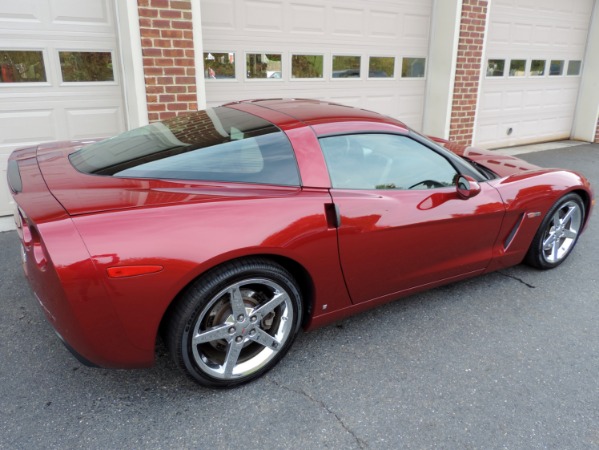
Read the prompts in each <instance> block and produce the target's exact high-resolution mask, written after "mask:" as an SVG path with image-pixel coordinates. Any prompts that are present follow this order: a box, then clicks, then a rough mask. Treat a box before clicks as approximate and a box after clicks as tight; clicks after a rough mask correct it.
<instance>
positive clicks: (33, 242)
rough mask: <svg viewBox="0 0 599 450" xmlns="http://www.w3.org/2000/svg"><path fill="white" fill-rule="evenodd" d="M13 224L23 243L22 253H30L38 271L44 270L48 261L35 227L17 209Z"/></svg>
mask: <svg viewBox="0 0 599 450" xmlns="http://www.w3.org/2000/svg"><path fill="white" fill-rule="evenodd" d="M15 222H16V223H17V231H18V232H19V235H20V236H21V239H22V241H23V251H24V252H25V253H26V254H29V253H30V252H31V255H32V256H33V260H34V261H35V263H36V264H37V266H38V267H39V268H40V270H45V269H46V265H47V264H48V259H47V258H46V250H45V249H44V243H43V242H42V237H41V236H40V233H39V231H38V229H37V227H36V226H35V224H33V223H32V222H31V221H30V220H29V219H28V218H27V217H26V216H25V214H24V213H23V212H22V211H21V210H20V209H17V213H16V214H15Z"/></svg>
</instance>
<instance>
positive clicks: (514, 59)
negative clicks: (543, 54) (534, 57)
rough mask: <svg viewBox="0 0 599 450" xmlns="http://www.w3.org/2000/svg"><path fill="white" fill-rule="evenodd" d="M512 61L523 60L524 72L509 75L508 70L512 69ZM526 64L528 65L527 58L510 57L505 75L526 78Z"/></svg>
mask: <svg viewBox="0 0 599 450" xmlns="http://www.w3.org/2000/svg"><path fill="white" fill-rule="evenodd" d="M512 61H524V73H523V74H522V75H511V74H510V72H511V70H512ZM528 66H529V59H528V58H510V64H509V67H508V69H507V77H508V78H526V77H527V76H528Z"/></svg>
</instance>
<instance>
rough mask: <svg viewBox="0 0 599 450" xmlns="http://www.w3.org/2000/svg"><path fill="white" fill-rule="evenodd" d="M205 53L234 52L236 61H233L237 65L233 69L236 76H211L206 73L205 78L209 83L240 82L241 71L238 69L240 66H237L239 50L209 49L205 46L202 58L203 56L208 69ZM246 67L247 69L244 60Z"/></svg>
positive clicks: (205, 68)
mask: <svg viewBox="0 0 599 450" xmlns="http://www.w3.org/2000/svg"><path fill="white" fill-rule="evenodd" d="M204 53H208V54H214V53H227V54H229V53H233V57H234V58H235V62H234V63H233V64H234V65H235V69H234V71H233V73H234V74H235V77H234V78H210V77H206V76H205V75H204V80H205V81H207V82H208V83H235V82H239V73H238V70H239V68H238V67H237V66H238V64H237V62H238V61H237V60H238V58H237V53H238V52H237V51H220V50H209V51H207V50H206V49H205V48H204V51H203V52H202V58H203V60H204V61H203V62H204V71H206V70H208V67H206V62H205V61H206V58H204ZM243 67H244V69H245V60H244V66H243Z"/></svg>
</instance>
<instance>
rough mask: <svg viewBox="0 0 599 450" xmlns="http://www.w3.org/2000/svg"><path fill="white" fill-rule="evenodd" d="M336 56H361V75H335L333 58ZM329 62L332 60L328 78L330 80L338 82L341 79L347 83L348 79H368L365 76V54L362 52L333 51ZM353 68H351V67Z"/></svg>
mask: <svg viewBox="0 0 599 450" xmlns="http://www.w3.org/2000/svg"><path fill="white" fill-rule="evenodd" d="M335 56H348V57H354V58H356V57H357V58H360V69H359V70H360V76H359V77H334V76H333V73H334V69H333V59H334V58H335ZM329 62H330V66H329V67H330V69H331V71H330V73H329V77H328V80H329V81H333V82H335V83H336V82H338V81H341V82H342V83H346V82H348V81H364V80H365V79H367V78H366V77H364V70H363V69H364V55H363V54H362V53H345V52H339V53H333V52H331V54H330V58H329ZM350 70H351V69H350Z"/></svg>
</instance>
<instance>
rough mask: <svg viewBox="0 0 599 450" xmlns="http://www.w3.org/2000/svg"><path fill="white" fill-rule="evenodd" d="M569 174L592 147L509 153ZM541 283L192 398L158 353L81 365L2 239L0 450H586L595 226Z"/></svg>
mask: <svg viewBox="0 0 599 450" xmlns="http://www.w3.org/2000/svg"><path fill="white" fill-rule="evenodd" d="M521 157H522V158H523V159H526V160H527V161H530V162H533V163H535V164H539V165H542V166H547V167H566V168H571V169H575V170H579V171H581V172H582V173H584V174H585V175H587V177H589V179H590V180H591V182H592V183H593V185H594V186H595V190H596V192H597V193H598V194H599V188H598V186H599V145H581V146H577V147H570V148H566V149H561V150H551V151H545V152H539V153H531V154H526V155H521ZM597 215H598V213H597V208H596V209H595V212H594V217H593V218H592V220H591V224H590V227H589V228H588V229H587V232H586V233H585V234H584V235H583V236H582V237H581V239H580V241H579V244H578V246H577V248H576V249H575V251H574V253H573V254H572V255H571V257H570V258H569V259H568V260H567V261H566V262H565V263H564V264H563V265H562V266H560V267H559V268H557V269H555V270H553V271H547V272H540V271H536V270H533V269H531V268H528V267H526V266H518V267H514V268H511V269H507V270H504V271H501V272H498V273H493V274H489V275H486V276H483V277H480V278H476V279H472V280H469V281H465V282H461V283H456V284H452V285H449V286H445V287H442V288H438V289H435V290H432V291H430V292H427V293H423V294H420V295H414V296H412V297H409V298H407V299H404V300H400V301H398V302H395V303H392V304H389V305H386V306H383V307H380V308H378V309H375V310H372V311H370V312H367V313H365V314H362V315H359V316H356V317H353V318H350V319H347V320H344V321H342V322H340V323H338V324H336V325H331V326H328V327H326V328H323V329H320V330H316V331H314V332H311V333H303V334H300V336H299V338H298V340H297V341H296V343H295V345H294V347H293V348H292V350H291V352H290V353H289V354H288V355H287V356H286V357H285V358H284V360H283V361H282V362H281V363H280V364H279V365H278V366H277V367H276V368H275V369H274V370H273V371H271V372H270V373H269V374H268V375H267V376H265V377H263V378H262V379H260V380H258V381H256V382H254V383H251V384H249V385H246V386H243V387H241V388H238V389H234V390H230V391H214V390H207V389H203V388H200V387H197V386H196V385H194V384H193V383H192V382H190V381H188V380H187V379H186V378H184V377H183V376H182V375H181V374H179V372H178V371H177V370H176V368H175V367H174V365H173V364H172V363H171V362H170V360H169V359H168V357H167V356H166V354H165V352H164V350H162V349H161V350H160V351H159V356H158V360H157V365H156V366H155V367H154V368H151V369H145V370H133V371H124V370H103V369H91V368H87V367H84V366H82V365H81V364H80V363H79V362H77V361H76V360H75V359H74V358H73V357H72V356H71V355H70V354H69V353H68V351H67V350H66V349H65V348H64V347H63V346H62V344H61V343H60V341H59V340H58V338H57V337H56V336H55V334H54V332H53V331H52V328H51V326H50V325H49V324H48V323H47V322H46V320H45V318H44V316H43V314H42V311H41V309H40V307H39V306H38V304H37V302H36V300H35V299H34V296H33V295H32V293H31V291H30V289H29V287H28V285H27V283H26V281H25V278H24V276H23V274H22V270H21V267H20V255H19V245H18V242H17V236H16V233H15V232H5V233H0V274H1V275H0V277H1V278H0V448H7V449H8V448H10V449H12V448H23V449H33V448H80V447H85V448H102V449H106V448H143V447H145V448H149V447H151V448H206V449H208V448H209V449H214V448H223V449H224V448H263V447H268V448H272V449H277V448H306V449H319V448H344V449H345V448H438V447H441V448H484V449H489V448H513V449H518V448H591V447H598V448H599V326H598V323H599V287H598V286H599V269H598V264H599V258H598V256H597V255H599V217H597Z"/></svg>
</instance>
